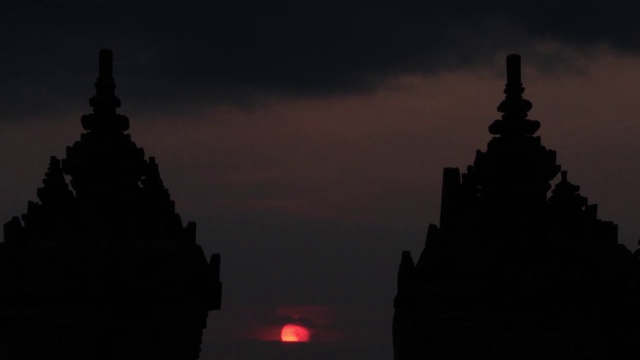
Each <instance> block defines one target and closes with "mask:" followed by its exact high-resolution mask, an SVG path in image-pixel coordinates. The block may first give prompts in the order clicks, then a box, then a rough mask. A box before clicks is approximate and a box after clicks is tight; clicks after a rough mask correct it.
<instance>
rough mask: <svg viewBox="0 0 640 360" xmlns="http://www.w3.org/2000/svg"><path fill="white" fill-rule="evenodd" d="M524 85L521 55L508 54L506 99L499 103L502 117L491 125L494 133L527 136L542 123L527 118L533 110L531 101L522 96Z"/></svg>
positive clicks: (533, 132) (490, 128)
mask: <svg viewBox="0 0 640 360" xmlns="http://www.w3.org/2000/svg"><path fill="white" fill-rule="evenodd" d="M522 93H524V87H523V86H522V80H521V73H520V55H518V54H511V55H509V56H507V83H506V84H505V88H504V94H505V99H504V100H502V102H501V103H500V105H498V111H499V112H501V113H502V119H501V120H496V121H494V122H493V124H491V126H489V132H490V133H491V134H493V135H502V136H518V135H519V136H527V135H533V134H535V132H536V131H538V128H540V123H539V122H538V121H536V120H529V119H527V115H528V112H529V110H531V108H532V105H531V101H529V100H527V99H524V98H523V97H522Z"/></svg>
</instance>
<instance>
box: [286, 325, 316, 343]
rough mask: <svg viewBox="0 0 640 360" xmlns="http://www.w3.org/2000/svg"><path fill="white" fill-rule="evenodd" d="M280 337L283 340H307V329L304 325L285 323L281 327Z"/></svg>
mask: <svg viewBox="0 0 640 360" xmlns="http://www.w3.org/2000/svg"><path fill="white" fill-rule="evenodd" d="M280 338H281V339H282V341H283V342H308V341H309V330H308V329H307V328H306V327H304V326H300V325H296V324H287V325H285V326H283V327H282V332H280Z"/></svg>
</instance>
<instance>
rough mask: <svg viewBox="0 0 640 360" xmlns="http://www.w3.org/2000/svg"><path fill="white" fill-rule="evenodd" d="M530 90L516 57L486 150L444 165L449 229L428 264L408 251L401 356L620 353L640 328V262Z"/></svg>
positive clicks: (399, 328) (398, 329)
mask: <svg viewBox="0 0 640 360" xmlns="http://www.w3.org/2000/svg"><path fill="white" fill-rule="evenodd" d="M523 92H524V87H523V86H522V83H521V75H520V56H519V55H515V54H514V55H510V56H508V57H507V84H506V87H505V90H504V93H505V99H504V100H503V101H502V102H501V103H500V105H499V106H498V111H499V112H501V113H502V114H503V115H502V118H501V119H499V120H496V121H494V122H493V123H492V124H491V125H490V126H489V132H490V133H491V134H492V135H494V137H493V138H492V139H491V140H490V141H489V144H488V146H487V150H486V151H484V152H483V151H480V150H478V151H477V153H476V159H475V162H474V164H473V166H469V167H468V168H467V171H466V172H465V173H463V174H461V173H460V171H459V170H458V169H455V168H446V169H444V176H443V188H442V204H441V214H440V225H439V226H437V225H434V224H431V225H429V229H428V234H427V239H426V243H425V247H424V250H423V251H422V254H421V255H420V258H419V259H418V261H417V263H415V264H414V261H413V259H412V257H411V254H410V252H408V251H405V252H403V253H402V260H401V264H400V271H399V273H398V293H397V295H396V297H395V300H394V307H395V309H396V310H395V315H394V324H393V338H394V351H395V359H396V360H406V359H430V360H431V359H435V360H438V359H445V358H446V359H591V358H593V359H595V358H609V359H612V358H613V359H617V358H625V357H623V355H622V354H626V353H627V352H628V351H630V350H631V349H632V348H633V346H631V345H632V344H633V341H635V339H637V336H638V335H640V331H639V330H638V322H637V319H638V316H637V315H638V311H637V304H638V302H637V301H638V300H639V299H640V296H639V294H640V262H639V261H638V259H637V258H636V257H635V256H633V254H632V253H631V252H630V251H629V250H628V249H627V248H626V247H625V246H623V245H621V244H618V240H617V225H615V224H614V223H612V222H610V221H603V220H600V219H598V217H597V206H596V205H593V204H591V205H590V204H588V201H587V198H586V197H584V196H582V195H580V193H579V190H580V187H579V186H577V185H574V184H572V183H570V182H569V180H568V177H567V172H566V171H562V172H561V171H560V166H559V165H558V164H557V163H556V154H555V152H554V151H552V150H549V149H546V148H545V147H544V146H542V145H541V141H540V137H539V136H535V133H536V131H537V130H538V128H539V127H540V123H539V122H538V121H536V120H530V119H528V117H527V115H528V112H529V111H530V110H531V108H532V105H531V102H529V101H528V100H526V99H524V98H523V97H522V94H523ZM559 173H561V179H560V181H559V182H557V184H556V185H555V187H553V189H552V186H551V182H552V181H553V179H554V178H556V177H557V175H558V174H559ZM549 190H551V195H550V196H549ZM634 337H635V338H634ZM633 350H635V349H633ZM636 354H637V353H636Z"/></svg>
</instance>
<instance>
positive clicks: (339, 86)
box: [0, 1, 640, 115]
mask: <svg viewBox="0 0 640 360" xmlns="http://www.w3.org/2000/svg"><path fill="white" fill-rule="evenodd" d="M631 6H633V5H631ZM635 13H636V11H634V9H631V8H630V5H624V6H622V5H620V6H616V5H615V2H613V3H612V2H609V3H607V4H606V5H603V4H597V6H596V4H594V5H591V4H589V3H584V2H580V3H572V2H551V1H542V2H535V3H522V2H513V1H490V2H471V1H452V2H437V3H432V2H428V3H427V2H423V3H422V4H419V5H413V6H407V5H391V4H385V3H383V2H366V3H364V2H363V3H360V4H359V3H358V2H350V3H349V4H344V3H331V2H311V3H309V2H295V3H294V2H291V3H288V2H224V3H218V2H208V3H206V4H204V5H203V4H192V3H190V2H188V1H187V2H180V3H171V4H170V5H169V4H164V3H157V2H156V3H151V2H145V3H131V2H124V1H110V2H101V1H92V2H80V1H70V2H56V1H43V2H22V1H21V2H13V3H10V4H9V5H6V7H5V8H4V10H3V11H2V13H1V15H0V31H1V34H2V35H0V39H2V44H3V52H4V56H2V57H1V58H0V68H1V69H3V70H4V71H2V73H3V75H2V83H3V90H2V91H1V92H0V98H2V101H1V102H0V106H1V107H2V108H3V109H4V111H5V114H6V115H18V114H19V115H25V114H33V113H40V112H42V111H63V110H64V109H65V108H67V107H68V106H69V105H77V106H80V105H82V106H85V107H86V105H85V104H82V103H79V100H78V99H84V98H86V97H88V96H89V95H88V94H87V93H88V92H89V91H91V89H90V83H89V82H90V81H92V80H93V78H94V77H95V63H96V60H95V58H96V52H97V50H98V49H99V48H102V47H110V48H113V49H114V51H115V56H116V72H117V79H119V80H120V85H121V89H120V93H121V95H123V98H126V99H127V101H128V102H130V103H135V104H140V105H143V106H144V105H153V107H155V108H157V109H163V110H167V109H171V108H172V106H174V105H176V104H177V106H178V108H185V107H191V108H197V107H199V106H200V105H203V104H215V103H220V102H224V103H231V104H236V105H243V106H251V105H255V104H256V103H259V101H260V99H261V98H262V97H264V96H274V97H281V96H285V97H289V96H318V95H320V96H324V95H336V94H337V95H339V94H344V93H352V92H363V91H372V90H374V89H375V88H376V86H377V85H378V84H379V83H381V82H382V81H384V80H385V79H387V78H389V77H390V76H394V75H398V74H407V73H423V74H429V73H433V72H435V71H439V70H443V69H455V68H460V67H469V66H477V65H482V64H485V63H487V62H488V61H492V60H493V59H494V57H495V56H496V54H500V53H504V52H510V51H522V52H528V53H531V57H532V58H539V60H540V62H541V63H542V64H544V63H545V62H550V61H551V62H553V60H554V59H558V58H560V59H562V57H563V56H564V55H566V54H564V53H563V52H552V53H551V54H549V51H548V49H546V50H544V49H543V50H541V51H538V50H536V46H535V45H536V44H539V43H544V42H549V43H559V44H562V45H563V46H567V47H569V48H574V49H575V50H577V51H579V52H580V53H581V54H588V52H589V51H588V50H589V49H591V48H592V47H599V46H608V47H611V48H613V49H617V50H620V51H635V50H636V49H637V46H638V44H639V43H640V42H638V35H637V34H638V31H637V22H636V21H635V19H634V18H633V14H635ZM536 53H538V54H537V55H536ZM125 95H126V96H125ZM71 99H73V100H71ZM72 101H73V102H72ZM125 105H126V102H125Z"/></svg>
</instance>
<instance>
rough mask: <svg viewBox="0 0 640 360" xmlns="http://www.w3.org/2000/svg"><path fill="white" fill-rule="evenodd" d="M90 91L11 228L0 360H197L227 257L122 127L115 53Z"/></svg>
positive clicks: (3, 260)
mask: <svg viewBox="0 0 640 360" xmlns="http://www.w3.org/2000/svg"><path fill="white" fill-rule="evenodd" d="M95 87H96V95H95V96H93V97H92V98H91V100H90V104H91V106H92V107H93V113H91V114H87V115H84V116H82V127H83V128H84V129H85V130H86V132H85V133H83V134H82V135H81V138H80V141H77V142H75V143H74V144H73V146H70V147H67V150H66V158H65V159H62V161H60V160H59V159H57V158H56V157H51V160H50V162H49V168H48V170H47V172H46V174H45V177H44V180H43V184H44V186H43V187H41V188H39V189H38V191H37V195H38V199H39V200H40V202H29V203H28V209H27V213H26V214H24V215H22V218H18V217H14V218H12V219H11V221H9V222H8V223H6V224H5V226H4V243H0V359H2V360H7V359H8V360H13V359H85V360H95V359H175V360H188V359H192V360H195V359H197V358H198V356H199V353H200V344H201V341H202V330H203V329H204V328H205V327H206V321H207V314H208V311H209V310H212V309H219V308H220V297H221V283H220V279H219V267H220V256H219V255H218V254H214V255H213V256H211V260H210V262H207V259H206V257H205V254H204V252H203V251H202V249H201V247H200V246H199V245H197V244H196V225H195V223H193V222H189V223H187V224H186V226H183V223H182V220H181V218H180V215H179V214H177V213H176V211H175V204H174V202H173V201H172V200H171V198H170V196H169V192H168V190H167V189H166V188H165V187H164V185H163V182H162V179H161V178H160V173H159V171H158V165H157V163H156V161H155V159H154V158H153V157H149V158H148V159H145V154H144V151H143V149H142V148H139V147H138V146H137V145H136V144H135V143H134V142H133V141H131V137H130V135H128V134H125V131H126V130H128V129H129V119H128V118H127V117H126V116H124V115H121V114H118V113H116V108H118V107H119V106H120V100H119V99H118V98H117V97H116V96H115V93H114V90H115V88H116V85H115V83H114V80H113V77H112V53H111V51H110V50H102V51H100V61H99V75H98V79H97V81H96V83H95ZM65 176H68V177H70V185H71V187H69V186H68V185H67V181H66V179H65Z"/></svg>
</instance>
